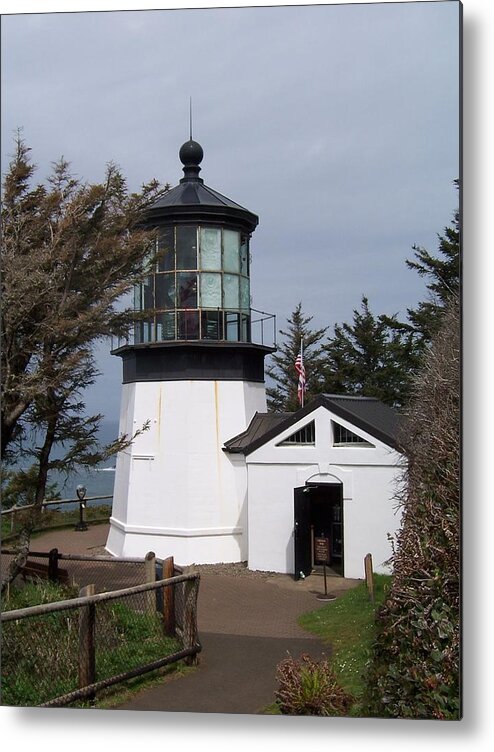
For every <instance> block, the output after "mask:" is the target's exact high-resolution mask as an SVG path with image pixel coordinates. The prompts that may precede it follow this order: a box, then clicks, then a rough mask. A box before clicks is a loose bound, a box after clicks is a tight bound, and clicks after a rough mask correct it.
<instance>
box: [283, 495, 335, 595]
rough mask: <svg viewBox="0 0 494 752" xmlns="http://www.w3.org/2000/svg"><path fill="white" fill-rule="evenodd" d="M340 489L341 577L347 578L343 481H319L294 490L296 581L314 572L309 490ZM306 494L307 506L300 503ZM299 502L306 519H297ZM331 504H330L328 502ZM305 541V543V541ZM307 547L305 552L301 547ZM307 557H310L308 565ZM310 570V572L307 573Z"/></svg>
mask: <svg viewBox="0 0 494 752" xmlns="http://www.w3.org/2000/svg"><path fill="white" fill-rule="evenodd" d="M330 487H331V488H338V490H339V500H338V502H339V506H340V515H341V575H339V576H341V577H344V576H345V520H344V501H343V483H342V482H341V481H339V482H336V483H321V482H317V481H306V483H305V485H304V486H297V487H295V488H294V489H293V499H294V579H295V580H299V579H300V575H301V574H302V573H303V574H304V575H305V576H308V575H309V574H310V573H311V571H312V552H311V530H310V528H311V521H310V520H311V508H310V504H311V500H310V492H309V491H308V489H310V488H321V489H329V488H330ZM304 493H305V495H306V497H307V499H306V503H305V505H304V504H303V502H300V500H301V499H303V498H304V496H303V494H304ZM297 501H299V502H300V503H299V507H300V509H299V511H300V512H301V513H302V514H303V516H304V519H301V518H300V515H299V517H297ZM328 503H329V502H328ZM302 506H305V509H304V510H302V509H301V507H302ZM307 520H308V522H307ZM307 538H308V549H309V552H308V554H307ZM304 539H305V541H304ZM302 545H305V547H306V548H305V552H304V551H303V550H301V546H302ZM307 556H308V563H307ZM305 570H308V571H305Z"/></svg>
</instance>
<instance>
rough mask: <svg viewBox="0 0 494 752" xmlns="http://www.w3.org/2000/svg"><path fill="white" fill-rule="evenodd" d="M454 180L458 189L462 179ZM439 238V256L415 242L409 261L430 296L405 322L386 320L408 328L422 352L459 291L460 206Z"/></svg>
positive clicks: (396, 326) (402, 328)
mask: <svg viewBox="0 0 494 752" xmlns="http://www.w3.org/2000/svg"><path fill="white" fill-rule="evenodd" d="M454 182H455V185H456V188H457V189H459V181H458V180H455V181H454ZM438 239H439V248H438V250H439V255H436V256H434V255H432V254H431V253H430V252H429V251H428V250H426V249H425V248H422V247H421V246H417V245H414V246H413V251H414V256H415V258H414V259H412V260H410V259H407V261H406V264H407V266H408V268H409V269H413V270H415V271H416V272H418V274H419V275H420V276H421V277H424V278H425V279H426V280H427V285H426V286H427V290H428V292H429V298H428V299H427V300H425V301H421V302H420V303H419V304H418V306H417V307H416V308H409V309H408V311H407V316H408V321H407V322H406V323H403V322H401V323H399V322H396V321H393V320H391V319H386V320H387V321H388V323H389V325H390V326H394V327H395V328H396V330H397V331H398V330H401V331H402V332H403V331H408V332H409V333H410V334H412V335H413V337H414V340H415V342H416V346H417V351H418V352H423V350H424V348H425V347H426V346H427V345H429V344H430V342H431V341H432V339H433V337H434V335H435V334H436V333H437V332H438V331H439V328H440V326H441V321H442V318H443V314H444V311H445V309H446V307H447V305H448V303H449V301H450V299H451V297H452V296H455V295H458V294H459V292H460V269H461V225H460V212H459V210H458V209H457V210H456V211H455V213H454V215H453V223H452V225H451V226H450V227H445V228H444V234H443V235H439V234H438ZM414 366H415V363H414Z"/></svg>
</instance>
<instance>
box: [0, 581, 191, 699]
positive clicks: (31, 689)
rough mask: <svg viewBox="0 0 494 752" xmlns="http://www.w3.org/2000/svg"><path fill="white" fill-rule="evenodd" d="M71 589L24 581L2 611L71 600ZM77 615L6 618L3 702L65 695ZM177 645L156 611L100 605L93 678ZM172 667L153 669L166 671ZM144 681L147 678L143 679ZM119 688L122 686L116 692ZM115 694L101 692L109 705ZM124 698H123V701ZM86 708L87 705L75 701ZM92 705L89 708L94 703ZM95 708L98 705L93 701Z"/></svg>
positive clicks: (73, 667) (71, 678)
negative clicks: (24, 583)
mask: <svg viewBox="0 0 494 752" xmlns="http://www.w3.org/2000/svg"><path fill="white" fill-rule="evenodd" d="M76 595H77V591H76V590H75V589H74V588H66V587H62V586H59V585H54V584H52V583H49V582H45V581H37V582H32V583H26V585H25V587H23V588H21V589H19V590H17V591H11V596H10V598H9V600H8V601H7V602H6V603H5V604H4V610H13V609H18V608H24V607H27V606H32V605H38V604H40V603H50V602H53V601H57V600H65V599H68V598H73V597H74V596H76ZM78 624H79V614H78V611H77V610H74V611H60V612H56V613H52V614H47V615H44V616H42V617H39V618H38V617H34V618H27V619H19V620H18V621H15V622H8V623H5V624H4V625H3V629H2V703H3V704H5V705H17V706H34V705H39V704H41V703H43V702H46V701H48V700H49V699H51V698H54V697H57V696H60V695H63V694H66V693H67V692H71V691H72V690H74V689H76V688H77V684H78ZM179 649H180V646H179V643H178V641H177V640H175V639H172V638H169V637H166V636H165V635H164V633H163V624H162V620H161V618H160V617H159V616H158V615H157V614H149V613H142V612H139V611H136V610H134V609H133V608H131V607H130V606H129V605H124V604H123V603H121V602H115V601H112V602H109V603H106V604H100V605H99V606H98V607H97V609H96V676H97V679H101V678H106V677H110V676H113V675H117V674H120V673H123V672H125V671H126V670H128V669H129V668H132V667H136V666H139V665H144V664H147V663H151V662H153V661H155V660H158V659H160V658H162V657H164V656H166V655H170V654H171V653H174V652H176V651H177V650H179ZM174 668H175V667H167V668H166V670H160V671H159V672H157V671H155V672H153V676H154V677H156V676H157V675H158V674H160V678H161V680H162V677H163V675H164V674H165V675H167V674H170V672H171V671H173V669H174ZM146 679H149V677H146ZM144 684H145V680H143V679H141V680H140V681H138V680H132V681H131V682H129V683H128V687H127V691H131V690H132V689H134V691H137V689H140V688H142V687H143V686H144ZM121 692H122V687H120V688H119V689H118V690H117V693H121ZM113 695H115V692H112V691H111V690H108V691H105V692H104V693H103V695H102V700H103V702H104V703H106V705H105V706H106V707H108V706H111V704H112V698H113ZM122 701H123V700H122ZM78 705H79V707H87V706H88V703H87V702H86V703H78ZM94 705H95V704H94V703H93V707H94ZM96 705H97V706H99V705H98V703H96Z"/></svg>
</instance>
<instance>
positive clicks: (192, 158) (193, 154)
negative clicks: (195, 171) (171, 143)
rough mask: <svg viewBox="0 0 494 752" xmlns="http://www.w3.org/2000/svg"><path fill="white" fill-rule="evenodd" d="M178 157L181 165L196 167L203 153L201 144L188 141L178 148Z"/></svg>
mask: <svg viewBox="0 0 494 752" xmlns="http://www.w3.org/2000/svg"><path fill="white" fill-rule="evenodd" d="M178 156H179V158H180V161H181V162H182V164H183V165H198V164H200V163H201V162H202V158H203V156H204V152H203V150H202V146H201V144H198V143H197V141H192V139H190V141H186V142H185V144H183V145H182V146H181V147H180V151H179V152H178Z"/></svg>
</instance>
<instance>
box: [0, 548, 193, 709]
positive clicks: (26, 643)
mask: <svg viewBox="0 0 494 752" xmlns="http://www.w3.org/2000/svg"><path fill="white" fill-rule="evenodd" d="M2 553H4V552H3V551H2ZM50 554H51V556H52V561H53V559H54V556H53V551H52V552H50ZM50 554H47V553H44V557H49V556H50ZM30 556H36V557H38V558H44V557H43V556H41V552H38V553H33V554H30ZM96 559H97V561H96ZM56 560H57V562H58V560H62V561H65V562H66V563H67V564H68V563H71V564H73V565H77V566H79V567H80V570H81V572H80V573H79V575H78V576H77V580H79V582H81V581H84V580H87V571H86V570H85V569H84V567H85V565H86V564H87V563H88V562H90V563H93V565H94V566H95V565H98V566H99V567H100V568H102V569H103V570H107V577H106V583H105V584H104V585H103V587H105V586H106V587H107V586H108V585H109V584H110V583H111V582H113V583H114V582H115V581H118V580H125V578H126V577H127V578H128V573H127V574H126V573H122V572H119V571H118V568H119V567H120V568H122V567H123V566H124V565H129V566H130V565H132V566H133V567H134V568H137V570H138V571H139V576H140V577H141V582H140V584H137V585H132V586H130V587H129V586H127V587H120V588H118V589H115V587H113V589H111V590H109V591H108V590H107V591H103V592H98V593H97V592H96V587H95V585H94V583H88V584H86V585H84V586H83V587H82V588H81V589H79V590H77V588H76V589H75V592H73V594H74V595H75V597H70V596H69V597H66V598H65V599H64V600H58V601H55V602H50V603H41V604H39V605H36V606H28V607H21V608H16V609H15V610H10V611H4V612H3V613H2V614H1V623H2V690H3V691H2V694H3V697H2V702H3V704H7V705H39V706H42V707H53V706H57V705H67V704H70V703H73V702H76V701H78V700H87V699H92V698H94V696H95V693H96V692H100V691H101V690H103V689H106V688H107V687H110V686H112V685H114V684H117V683H120V682H122V681H124V680H127V679H130V678H133V677H136V676H140V675H142V674H144V673H147V672H149V671H154V670H156V669H158V668H161V667H164V666H167V665H171V664H173V663H176V662H177V661H181V660H185V661H186V662H188V663H194V662H195V661H196V660H197V655H198V653H199V652H200V650H201V644H200V641H199V637H198V632H197V597H198V589H199V580H200V576H199V574H197V573H190V574H183V573H181V572H180V573H178V574H176V572H177V570H176V569H175V566H174V563H173V559H172V558H171V557H170V558H169V559H165V560H164V561H161V560H156V558H155V556H154V554H153V553H152V552H150V553H149V554H148V555H147V556H146V558H145V559H132V560H128V559H118V560H115V559H113V558H111V559H110V558H108V557H103V556H101V557H88V556H77V555H73V554H58V552H57V557H56ZM157 572H158V573H162V574H163V576H162V577H160V578H158V577H157V574H156V573H157ZM73 574H74V573H73V572H72V574H71V577H73ZM170 574H172V576H169V575H170ZM142 579H146V580H147V581H145V582H142ZM73 581H74V582H75V581H76V580H75V579H73ZM73 591H74V589H73ZM20 592H21V593H22V589H21V591H20ZM77 593H78V594H77ZM71 595H72V593H71ZM6 605H7V607H8V602H7V604H6Z"/></svg>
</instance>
